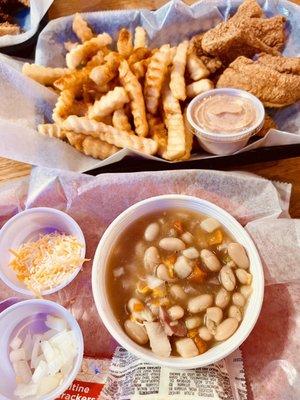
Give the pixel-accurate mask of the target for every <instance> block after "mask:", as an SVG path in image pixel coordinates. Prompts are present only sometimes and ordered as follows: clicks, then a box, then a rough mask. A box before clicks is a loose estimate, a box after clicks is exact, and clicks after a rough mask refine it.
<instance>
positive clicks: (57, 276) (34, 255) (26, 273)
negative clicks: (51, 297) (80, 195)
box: [10, 232, 86, 297]
mask: <svg viewBox="0 0 300 400" xmlns="http://www.w3.org/2000/svg"><path fill="white" fill-rule="evenodd" d="M81 248H82V245H81V244H80V243H79V242H78V240H77V238H76V237H74V236H70V235H61V234H59V233H57V232H56V233H51V234H48V235H41V236H40V238H39V239H38V240H37V241H35V242H27V243H24V244H22V246H20V247H19V248H18V249H17V250H12V249H11V250H10V252H11V253H12V254H13V255H14V258H13V260H12V261H11V262H10V267H11V268H12V269H13V270H14V271H15V272H16V274H17V277H18V279H19V280H20V281H21V282H24V283H25V285H26V286H27V287H28V288H29V289H30V290H32V291H33V292H34V293H35V294H36V295H37V296H39V297H40V296H41V291H43V290H47V289H51V288H53V287H55V286H58V285H60V284H62V283H63V282H64V281H66V280H67V279H68V278H69V277H70V276H71V275H72V274H73V273H74V272H75V271H76V270H77V269H78V268H79V267H81V266H82V264H83V263H84V261H86V260H85V259H83V258H82V257H81V256H80V252H81Z"/></svg>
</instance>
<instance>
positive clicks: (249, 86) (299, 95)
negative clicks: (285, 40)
mask: <svg viewBox="0 0 300 400" xmlns="http://www.w3.org/2000/svg"><path fill="white" fill-rule="evenodd" d="M272 58H274V59H275V60H274V65H273V63H272ZM286 60H287V61H286V62H290V61H289V60H291V59H289V58H286ZM292 60H293V59H292ZM276 61H277V63H278V57H271V58H270V63H269V64H268V65H265V64H263V63H260V62H259V61H252V60H250V59H248V58H246V57H238V58H237V59H236V60H235V61H233V62H232V63H231V64H230V65H229V67H228V68H227V69H226V70H225V71H224V72H223V74H222V75H221V76H220V78H219V80H218V82H217V87H218V88H220V87H233V88H237V89H244V90H247V91H248V92H250V93H252V94H254V95H255V96H257V97H258V98H259V99H260V100H261V101H262V102H263V104H264V105H265V106H266V107H285V106H288V105H290V104H293V103H295V102H296V101H298V100H300V76H299V75H296V74H286V73H281V72H278V70H276V67H275V65H276Z"/></svg>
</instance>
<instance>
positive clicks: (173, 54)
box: [169, 46, 177, 64]
mask: <svg viewBox="0 0 300 400" xmlns="http://www.w3.org/2000/svg"><path fill="white" fill-rule="evenodd" d="M176 50H177V47H176V46H174V47H171V48H170V54H169V57H170V64H171V62H172V61H173V58H174V57H175V54H176Z"/></svg>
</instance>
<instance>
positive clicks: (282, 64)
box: [257, 54, 300, 75]
mask: <svg viewBox="0 0 300 400" xmlns="http://www.w3.org/2000/svg"><path fill="white" fill-rule="evenodd" d="M257 61H258V62H259V63H260V64H263V65H269V66H271V67H272V69H275V70H276V71H278V72H281V73H283V74H294V75H300V57H282V56H278V57H274V56H270V55H269V54H260V55H259V57H258V59H257Z"/></svg>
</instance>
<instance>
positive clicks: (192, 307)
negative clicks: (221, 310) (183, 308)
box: [188, 294, 213, 314]
mask: <svg viewBox="0 0 300 400" xmlns="http://www.w3.org/2000/svg"><path fill="white" fill-rule="evenodd" d="M212 303H213V296H212V295H211V294H200V295H199V296H196V297H193V298H192V299H190V300H189V302H188V310H189V311H190V312H191V313H193V314H197V313H200V312H202V311H205V310H206V309H207V308H208V307H210V306H211V305H212Z"/></svg>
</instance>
